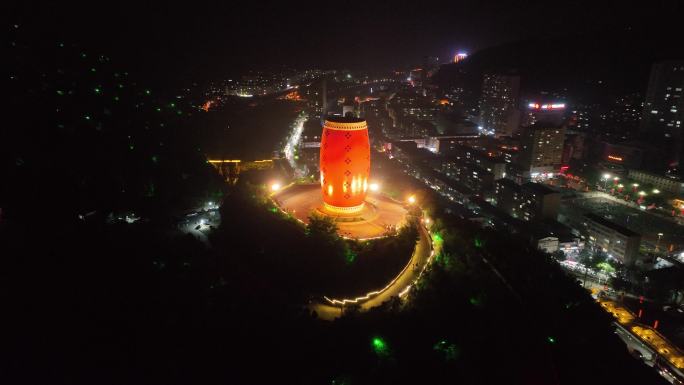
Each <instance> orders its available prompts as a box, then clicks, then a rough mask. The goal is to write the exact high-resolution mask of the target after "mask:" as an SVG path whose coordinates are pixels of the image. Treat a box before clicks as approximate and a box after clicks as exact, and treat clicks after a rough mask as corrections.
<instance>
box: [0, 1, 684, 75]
mask: <svg viewBox="0 0 684 385" xmlns="http://www.w3.org/2000/svg"><path fill="white" fill-rule="evenodd" d="M596 3H599V2H596V1H592V2H589V1H556V2H548V1H544V2H541V1H505V2H493V1H488V2H483V1H451V2H426V1H413V2H385V1H376V2H373V3H372V5H369V4H368V2H362V1H356V2H347V1H334V2H330V1H328V2H317V3H297V5H296V6H295V5H294V4H295V2H284V1H279V2H268V3H262V2H256V1H250V2H230V3H228V2H224V3H222V4H219V3H212V2H207V1H202V2H186V3H184V4H182V3H178V4H176V3H175V2H174V3H172V2H165V3H156V4H152V3H150V2H142V1H141V2H136V3H122V2H107V3H105V4H106V5H99V2H90V3H85V4H80V5H74V4H72V5H67V6H65V5H62V4H58V3H57V2H54V3H50V4H39V3H37V2H29V3H28V4H27V3H26V2H22V4H21V5H18V6H15V7H16V8H15V9H13V10H12V11H10V12H9V14H10V15H12V21H11V23H16V24H19V25H20V28H23V29H25V32H24V33H25V36H30V37H31V38H34V39H45V38H62V39H66V40H68V41H73V42H77V43H79V44H83V45H87V46H90V47H92V48H95V49H99V50H102V51H105V52H107V53H110V54H112V56H114V57H115V58H117V59H118V60H121V61H126V62H127V64H128V65H133V66H138V67H140V68H139V70H140V71H149V70H150V69H153V70H154V71H155V72H157V71H159V70H161V73H167V74H177V75H178V76H180V77H186V76H197V74H198V73H202V74H204V75H207V76H216V75H222V74H230V73H231V72H238V71H243V70H245V69H267V68H269V67H277V66H279V65H292V66H297V67H314V66H316V67H326V68H332V67H335V68H350V69H369V70H374V69H381V68H382V69H386V68H388V67H389V68H405V67H408V66H411V65H415V64H417V63H420V62H421V61H422V57H423V56H425V55H432V56H439V57H440V58H442V59H445V58H447V57H449V56H452V55H453V54H454V53H455V52H457V51H459V50H464V51H467V52H471V53H472V52H475V51H477V50H482V49H484V48H487V47H492V46H496V45H499V44H502V43H505V42H510V41H516V40H524V39H532V38H535V39H537V38H539V39H550V38H555V37H563V36H569V35H586V34H590V35H591V34H596V35H600V34H605V33H614V32H616V31H623V30H629V29H630V28H632V29H634V28H636V29H643V30H646V31H650V32H653V31H654V30H658V31H660V30H662V31H664V32H665V34H675V35H676V34H677V29H676V26H677V25H678V24H677V20H676V17H677V16H676V15H680V17H681V15H682V14H683V13H684V10H683V9H682V6H681V5H678V3H679V4H681V3H680V2H678V1H650V2H648V4H647V5H648V6H644V5H640V6H639V8H634V7H632V6H627V4H628V3H627V2H624V1H606V2H600V3H601V4H600V5H597V4H596ZM656 15H657V16H656ZM680 22H681V20H680ZM680 28H681V27H680ZM48 31H49V32H48ZM679 32H681V30H679ZM46 34H49V35H50V36H46ZM164 69H165V70H166V71H164ZM193 74H194V75H193Z"/></svg>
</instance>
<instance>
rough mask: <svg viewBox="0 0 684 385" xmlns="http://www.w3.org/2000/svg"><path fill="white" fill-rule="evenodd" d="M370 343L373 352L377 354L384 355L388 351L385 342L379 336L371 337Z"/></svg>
mask: <svg viewBox="0 0 684 385" xmlns="http://www.w3.org/2000/svg"><path fill="white" fill-rule="evenodd" d="M371 345H372V346H373V351H374V352H375V354H377V355H379V356H386V355H387V354H388V353H389V348H388V347H387V343H386V342H385V340H383V339H382V338H380V337H373V340H372V341H371Z"/></svg>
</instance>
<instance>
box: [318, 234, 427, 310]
mask: <svg viewBox="0 0 684 385" xmlns="http://www.w3.org/2000/svg"><path fill="white" fill-rule="evenodd" d="M419 234H420V238H419V239H418V242H416V248H415V249H414V250H413V255H412V256H411V260H410V261H409V263H408V264H407V265H406V268H404V270H402V272H401V273H399V275H398V276H397V277H396V278H394V280H392V281H391V282H390V283H389V284H388V285H387V286H386V287H385V288H383V289H381V290H379V293H377V294H371V295H367V297H368V298H364V297H359V298H357V299H355V300H351V299H347V300H346V301H345V303H347V304H356V305H359V306H360V310H361V311H365V310H369V309H371V308H374V307H376V306H380V305H381V304H382V303H383V302H385V301H388V300H389V299H391V298H392V297H396V296H399V297H401V296H403V295H404V294H406V293H407V292H408V290H409V289H410V286H411V285H413V283H414V282H415V281H416V280H417V279H418V278H419V277H420V275H421V274H422V272H423V270H424V269H425V267H426V266H427V265H428V264H429V263H430V261H431V260H432V255H433V246H432V239H431V238H430V234H429V233H428V231H427V229H425V227H423V226H420V231H419ZM340 300H342V299H340ZM309 309H310V310H314V311H315V312H316V313H317V314H318V318H320V319H324V320H328V321H331V320H333V319H335V318H337V317H340V316H341V315H342V312H343V311H344V306H343V305H341V304H339V305H332V304H330V303H329V302H327V301H326V302H325V303H323V302H317V303H312V304H310V305H309Z"/></svg>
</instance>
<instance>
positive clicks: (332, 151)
mask: <svg viewBox="0 0 684 385" xmlns="http://www.w3.org/2000/svg"><path fill="white" fill-rule="evenodd" d="M320 169H321V192H322V194H323V206H324V209H325V210H326V211H329V212H332V213H335V214H347V213H349V214H351V213H356V212H359V211H361V210H362V209H363V205H364V200H365V199H366V192H367V191H368V177H369V174H370V143H369V141H368V125H367V124H366V121H365V120H363V119H358V118H343V117H329V118H328V119H326V121H325V124H324V125H323V135H322V136H321V163H320Z"/></svg>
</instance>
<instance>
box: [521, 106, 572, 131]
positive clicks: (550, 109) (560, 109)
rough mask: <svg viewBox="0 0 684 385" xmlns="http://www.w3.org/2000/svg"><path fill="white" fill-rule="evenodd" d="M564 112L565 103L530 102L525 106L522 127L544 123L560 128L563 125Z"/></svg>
mask: <svg viewBox="0 0 684 385" xmlns="http://www.w3.org/2000/svg"><path fill="white" fill-rule="evenodd" d="M565 112H566V111H565V103H562V102H550V103H539V102H530V103H528V104H527V110H526V113H525V116H524V118H523V119H522V125H523V126H532V125H534V124H536V123H537V122H544V123H546V124H548V123H551V124H554V125H557V126H560V125H561V124H563V123H565Z"/></svg>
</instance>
